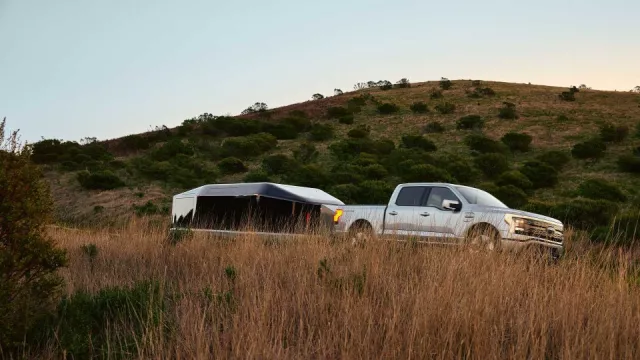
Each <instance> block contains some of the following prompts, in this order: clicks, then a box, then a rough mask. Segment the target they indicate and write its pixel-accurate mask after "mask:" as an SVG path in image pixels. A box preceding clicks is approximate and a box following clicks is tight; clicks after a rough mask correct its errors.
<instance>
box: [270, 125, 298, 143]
mask: <svg viewBox="0 0 640 360" xmlns="http://www.w3.org/2000/svg"><path fill="white" fill-rule="evenodd" d="M263 130H264V131H265V132H266V133H268V134H271V135H273V136H274V137H275V138H276V139H278V140H293V139H295V138H297V137H298V134H299V131H298V130H296V128H295V126H294V125H292V124H289V123H283V122H278V123H274V124H268V125H265V126H264V127H263Z"/></svg>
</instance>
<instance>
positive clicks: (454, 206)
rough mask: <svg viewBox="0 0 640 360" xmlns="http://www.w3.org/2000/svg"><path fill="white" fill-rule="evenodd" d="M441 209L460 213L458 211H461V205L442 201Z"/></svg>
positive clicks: (450, 201)
mask: <svg viewBox="0 0 640 360" xmlns="http://www.w3.org/2000/svg"><path fill="white" fill-rule="evenodd" d="M442 208H443V209H446V210H452V211H460V209H462V205H461V204H460V202H458V201H454V200H442Z"/></svg>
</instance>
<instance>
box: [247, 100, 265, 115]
mask: <svg viewBox="0 0 640 360" xmlns="http://www.w3.org/2000/svg"><path fill="white" fill-rule="evenodd" d="M268 109H269V107H268V106H267V104H265V103H263V102H257V103H255V104H253V105H251V106H249V107H248V108H246V109H244V110H243V111H242V115H246V114H253V113H257V112H264V111H267V110H268Z"/></svg>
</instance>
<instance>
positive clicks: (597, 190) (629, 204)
mask: <svg viewBox="0 0 640 360" xmlns="http://www.w3.org/2000/svg"><path fill="white" fill-rule="evenodd" d="M360 87H361V89H359V90H356V91H351V92H345V93H343V94H339V95H335V96H330V97H325V98H322V99H318V100H310V101H306V102H302V103H298V104H293V105H289V106H285V107H281V108H276V109H265V107H266V106H265V105H264V104H260V103H256V104H255V105H254V106H252V107H250V108H248V109H247V110H246V111H245V112H243V115H240V116H235V117H224V116H222V117H218V116H214V115H211V114H202V115H200V116H198V117H196V118H193V119H188V120H185V121H184V122H183V124H182V125H181V126H179V127H176V128H173V129H168V128H166V127H159V128H158V129H157V130H156V131H152V132H148V133H144V134H137V135H129V136H127V137H123V138H119V139H112V140H108V141H104V142H91V141H89V142H88V143H87V144H77V143H72V142H60V141H57V140H43V141H41V142H39V143H36V144H35V145H34V157H33V158H34V161H35V162H37V163H39V164H42V166H43V167H44V169H45V173H46V177H47V179H48V181H49V183H50V184H51V186H52V193H53V195H54V197H55V202H56V205H57V209H58V218H59V219H60V221H61V222H67V223H75V224H80V223H88V222H103V221H111V222H113V221H120V220H123V219H126V218H127V217H129V216H131V215H134V214H138V215H145V214H162V213H166V212H167V211H168V209H169V206H170V199H171V196H172V195H173V194H175V193H176V192H179V191H181V190H184V189H188V188H192V187H196V186H199V185H201V184H205V183H215V182H238V181H262V180H272V181H277V182H285V183H289V184H297V185H303V186H313V187H319V188H322V189H324V190H326V191H329V192H330V193H332V194H334V195H336V196H337V197H339V198H341V199H343V200H344V201H345V202H349V203H385V202H386V200H387V199H388V196H389V195H390V193H391V190H392V189H393V187H394V186H395V185H396V184H397V183H399V182H405V181H454V182H459V183H463V184H469V185H473V186H479V187H482V188H484V189H487V190H489V191H491V192H492V193H494V195H497V196H498V197H499V198H501V199H502V200H503V201H505V202H506V203H507V204H508V205H510V206H512V207H518V208H526V209H530V210H534V211H538V212H545V213H548V214H552V215H555V216H558V217H562V218H563V219H564V220H565V221H568V222H569V223H571V224H573V225H575V226H576V227H578V228H582V229H595V228H598V227H600V229H601V230H602V229H604V228H606V227H607V226H609V225H611V224H613V223H612V222H614V219H615V216H616V215H621V214H622V215H625V216H626V217H625V219H627V220H628V219H629V218H637V215H635V217H633V216H631V217H630V215H629V214H632V211H634V210H637V209H639V208H640V194H639V193H638V189H640V176H639V174H640V95H639V94H635V93H627V92H611V91H597V90H591V89H587V88H581V89H575V88H574V89H569V88H559V87H550V86H540V85H530V84H512V83H501V82H489V81H472V80H458V81H448V80H445V79H443V80H442V81H430V82H422V83H412V84H410V83H409V82H408V81H405V82H403V81H400V82H398V83H396V84H395V85H391V83H388V82H378V83H372V82H370V83H369V85H368V86H367V85H366V84H360ZM636 213H637V211H636ZM615 224H617V225H620V222H619V221H618V222H615ZM627 237H628V236H627Z"/></svg>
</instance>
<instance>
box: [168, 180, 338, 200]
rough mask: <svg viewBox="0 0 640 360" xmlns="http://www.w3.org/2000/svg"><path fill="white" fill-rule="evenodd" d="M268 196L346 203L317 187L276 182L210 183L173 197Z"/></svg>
mask: <svg viewBox="0 0 640 360" xmlns="http://www.w3.org/2000/svg"><path fill="white" fill-rule="evenodd" d="M254 195H260V196H266V197H271V198H276V199H282V200H289V201H295V202H301V203H308V204H317V205H321V204H325V205H344V203H343V202H342V201H340V199H337V198H335V197H334V196H332V195H330V194H328V193H326V192H324V191H322V190H320V189H316V188H310V187H303V186H293V185H284V184H275V183H270V182H260V183H236V184H208V185H203V186H200V187H197V188H195V189H191V190H188V191H185V192H183V193H180V194H176V195H175V196H174V197H173V198H174V199H178V198H192V197H198V196H254Z"/></svg>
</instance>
